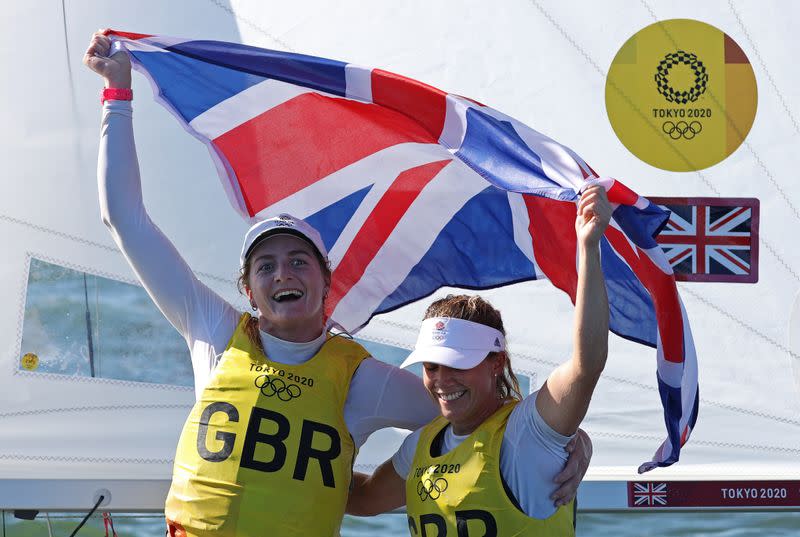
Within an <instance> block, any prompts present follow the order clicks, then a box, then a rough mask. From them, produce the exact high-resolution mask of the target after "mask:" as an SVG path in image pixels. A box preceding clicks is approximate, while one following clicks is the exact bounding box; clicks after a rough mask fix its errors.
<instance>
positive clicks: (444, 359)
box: [400, 317, 506, 369]
mask: <svg viewBox="0 0 800 537" xmlns="http://www.w3.org/2000/svg"><path fill="white" fill-rule="evenodd" d="M505 349H506V339H505V337H503V334H502V333H501V332H500V331H499V330H497V329H495V328H492V327H490V326H486V325H485V324H480V323H474V322H472V321H465V320H464V319H453V318H451V317H431V318H430V319H425V320H424V321H422V327H421V328H420V330H419V337H417V344H416V346H415V347H414V351H413V352H412V353H411V354H410V355H409V356H408V358H406V359H405V361H404V362H403V363H402V364H400V367H408V366H409V365H411V364H416V363H419V362H431V363H434V364H440V365H445V366H447V367H452V368H454V369H472V368H473V367H475V366H476V365H478V364H479V363H481V362H482V361H483V359H484V358H486V356H487V355H488V354H489V353H490V352H500V351H504V350H505Z"/></svg>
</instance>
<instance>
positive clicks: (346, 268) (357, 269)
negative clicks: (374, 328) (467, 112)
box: [326, 159, 452, 315]
mask: <svg viewBox="0 0 800 537" xmlns="http://www.w3.org/2000/svg"><path fill="white" fill-rule="evenodd" d="M450 162H452V160H451V159H447V160H440V161H437V162H431V163H429V164H423V165H422V166H417V167H416V168H411V169H409V170H406V171H404V172H403V173H401V174H400V175H398V176H397V179H395V180H394V182H393V183H392V186H390V187H389V188H388V190H386V192H384V194H383V196H381V199H380V200H379V201H378V203H377V204H376V205H375V209H373V211H372V214H370V215H369V217H368V218H367V220H366V221H365V222H364V224H363V225H362V226H361V229H360V230H359V231H358V233H357V234H356V236H355V238H354V239H353V242H352V243H351V244H350V247H349V248H348V249H347V252H346V253H345V255H344V256H343V257H342V261H341V262H340V263H339V266H337V267H336V270H335V271H334V272H333V281H332V282H331V290H330V294H329V295H328V300H327V301H326V310H327V311H326V313H327V314H328V315H330V313H331V312H333V310H335V309H336V305H337V304H338V303H339V301H340V300H341V299H342V297H343V296H345V295H346V294H347V293H348V292H350V289H351V288H352V287H353V286H354V285H355V284H356V283H357V282H358V281H359V280H360V279H361V277H362V276H363V275H364V272H365V271H366V270H367V266H369V264H370V263H371V262H372V260H373V259H374V258H375V255H376V254H377V253H378V251H379V250H380V249H381V248H382V247H383V244H384V243H385V242H386V239H388V238H389V235H391V234H392V231H394V228H395V227H396V226H397V223H398V222H399V221H400V219H401V218H402V217H403V215H404V214H405V213H406V211H407V210H408V208H409V207H410V206H411V204H412V203H414V200H416V199H417V196H419V194H420V192H421V191H422V189H423V188H425V186H426V185H427V184H428V183H430V182H431V180H432V179H433V178H434V177H436V175H437V174H438V173H439V172H440V171H441V170H442V169H443V168H444V167H445V166H447V165H448V164H449V163H450Z"/></svg>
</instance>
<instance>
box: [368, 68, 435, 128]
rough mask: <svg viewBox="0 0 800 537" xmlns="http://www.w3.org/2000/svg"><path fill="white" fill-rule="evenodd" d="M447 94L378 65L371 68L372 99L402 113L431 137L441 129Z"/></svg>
mask: <svg viewBox="0 0 800 537" xmlns="http://www.w3.org/2000/svg"><path fill="white" fill-rule="evenodd" d="M446 97H447V94H446V93H445V92H443V91H442V90H440V89H437V88H434V87H433V86H429V85H427V84H423V83H422V82H419V81H418V80H413V79H411V78H406V77H404V76H400V75H396V74H394V73H390V72H388V71H383V70H381V69H373V70H372V102H374V103H375V104H379V105H381V106H386V107H388V108H391V109H392V110H396V111H397V112H400V113H401V114H405V115H406V116H408V117H409V118H411V119H413V120H414V121H416V122H418V123H419V124H420V125H422V126H423V127H424V128H425V130H427V131H428V132H429V133H430V135H431V136H433V137H434V139H436V140H438V139H439V136H441V134H442V129H444V117H445V114H446V112H447V108H446V102H445V101H446Z"/></svg>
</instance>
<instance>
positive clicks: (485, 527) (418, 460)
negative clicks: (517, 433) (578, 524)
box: [406, 402, 575, 537]
mask: <svg viewBox="0 0 800 537" xmlns="http://www.w3.org/2000/svg"><path fill="white" fill-rule="evenodd" d="M515 406H516V402H513V403H509V404H506V405H503V407H502V408H500V409H499V410H498V411H497V412H495V413H494V414H493V415H492V416H491V417H490V418H489V419H487V420H486V421H484V422H483V423H482V424H481V425H480V427H478V428H477V429H476V430H475V431H474V432H473V433H472V434H471V435H470V436H469V437H467V438H466V439H465V440H464V441H463V442H462V443H461V444H460V445H459V446H458V447H456V448H455V449H453V450H452V451H450V452H449V453H445V454H444V455H441V456H438V457H436V456H433V455H431V445H432V444H433V442H434V440H435V439H436V436H437V435H438V434H439V433H440V432H442V431H443V430H444V428H445V427H446V426H447V420H445V419H444V418H443V417H441V416H439V417H438V418H436V419H435V420H433V421H432V422H431V423H429V424H428V425H426V426H425V429H423V431H422V434H421V435H420V438H419V443H418V444H417V450H416V452H415V454H414V462H413V463H412V465H411V471H410V472H409V474H408V478H407V479H406V506H407V509H408V526H409V529H410V530H411V535H413V536H419V537H470V536H472V537H475V536H479V537H497V536H502V537H508V536H519V537H522V536H558V537H563V536H574V535H575V528H574V525H573V506H572V504H569V505H565V506H562V507H560V508H559V509H558V510H556V512H555V513H553V515H552V516H550V517H549V518H546V519H543V520H542V519H537V518H531V517H529V516H527V515H526V514H525V513H523V512H522V511H521V510H520V509H519V508H517V507H516V506H515V505H514V503H513V502H512V501H511V499H510V498H509V497H508V495H507V494H506V492H505V489H504V487H503V481H502V478H501V477H500V445H501V443H502V441H503V432H504V431H505V428H506V423H507V422H508V416H509V414H511V411H512V410H513V409H514V407H515Z"/></svg>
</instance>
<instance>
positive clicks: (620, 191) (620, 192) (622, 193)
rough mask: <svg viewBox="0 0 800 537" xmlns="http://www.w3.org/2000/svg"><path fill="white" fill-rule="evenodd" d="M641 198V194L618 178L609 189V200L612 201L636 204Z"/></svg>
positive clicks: (621, 203)
mask: <svg viewBox="0 0 800 537" xmlns="http://www.w3.org/2000/svg"><path fill="white" fill-rule="evenodd" d="M638 200H639V195H638V194H637V193H636V192H634V191H633V190H631V189H630V188H628V187H627V186H625V185H623V184H622V183H620V182H619V181H617V180H616V179H614V184H613V185H611V188H609V189H608V201H610V202H611V203H619V204H620V205H635V204H636V202H637V201H638Z"/></svg>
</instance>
